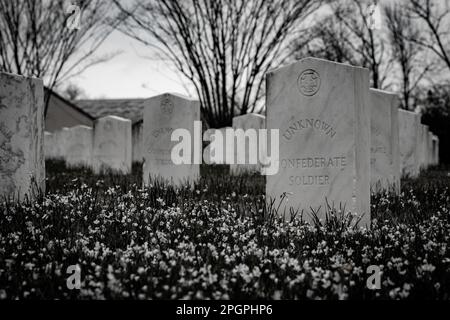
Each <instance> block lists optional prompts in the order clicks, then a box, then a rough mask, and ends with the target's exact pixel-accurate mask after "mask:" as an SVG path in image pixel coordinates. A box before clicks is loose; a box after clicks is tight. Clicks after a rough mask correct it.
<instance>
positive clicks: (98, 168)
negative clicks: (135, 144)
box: [93, 116, 131, 174]
mask: <svg viewBox="0 0 450 320" xmlns="http://www.w3.org/2000/svg"><path fill="white" fill-rule="evenodd" d="M93 167H94V172H95V173H100V172H102V171H103V170H112V171H115V172H120V173H123V174H128V173H130V172H131V120H128V119H124V118H121V117H117V116H107V117H103V118H100V119H98V120H97V121H95V123H94V149H93Z"/></svg>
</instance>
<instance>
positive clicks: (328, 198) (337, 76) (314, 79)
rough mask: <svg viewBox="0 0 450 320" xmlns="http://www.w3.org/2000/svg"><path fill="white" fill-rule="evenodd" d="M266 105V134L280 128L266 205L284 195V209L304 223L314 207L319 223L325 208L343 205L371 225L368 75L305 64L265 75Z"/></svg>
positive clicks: (313, 62)
mask: <svg viewBox="0 0 450 320" xmlns="http://www.w3.org/2000/svg"><path fill="white" fill-rule="evenodd" d="M266 104H267V129H268V130H272V129H279V130H280V157H279V159H280V166H279V172H278V174H275V175H269V176H267V185H266V196H267V197H266V198H267V200H269V199H276V200H277V201H278V200H279V199H280V196H281V195H282V194H283V193H287V196H288V199H289V201H288V202H287V204H286V207H289V208H292V209H293V210H296V209H300V211H302V210H303V211H304V217H305V219H308V217H309V214H310V213H311V209H312V210H314V211H315V212H316V213H317V215H318V217H319V218H324V215H325V212H326V208H327V205H328V204H329V205H330V206H331V207H334V208H336V209H338V210H339V209H340V208H344V207H345V210H346V211H351V212H353V213H356V214H357V215H359V216H360V217H361V216H362V220H361V221H360V224H359V225H360V226H369V225H370V119H369V118H370V116H369V113H370V110H369V72H368V70H367V69H363V68H357V67H352V66H349V65H344V64H339V63H334V62H329V61H326V60H321V59H315V58H306V59H303V60H300V61H299V62H296V63H294V64H291V65H289V66H286V67H283V68H280V69H277V70H275V71H272V72H269V73H268V74H267V99H266ZM269 146H270V144H269ZM269 153H270V150H269ZM281 212H283V210H281ZM288 212H289V211H288Z"/></svg>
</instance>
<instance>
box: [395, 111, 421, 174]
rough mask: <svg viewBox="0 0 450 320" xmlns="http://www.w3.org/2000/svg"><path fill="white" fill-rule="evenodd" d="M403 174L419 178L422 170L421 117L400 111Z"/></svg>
mask: <svg viewBox="0 0 450 320" xmlns="http://www.w3.org/2000/svg"><path fill="white" fill-rule="evenodd" d="M398 116H399V125H400V158H401V161H400V162H401V172H402V174H404V175H407V176H410V177H417V176H418V175H419V169H420V147H419V145H420V129H419V125H420V116H419V115H418V114H417V113H414V112H411V111H406V110H399V115H398Z"/></svg>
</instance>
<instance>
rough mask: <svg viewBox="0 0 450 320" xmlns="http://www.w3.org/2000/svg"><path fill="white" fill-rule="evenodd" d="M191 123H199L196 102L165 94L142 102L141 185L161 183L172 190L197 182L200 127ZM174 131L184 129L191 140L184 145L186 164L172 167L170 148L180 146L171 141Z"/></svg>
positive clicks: (199, 158)
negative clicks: (142, 167)
mask: <svg viewBox="0 0 450 320" xmlns="http://www.w3.org/2000/svg"><path fill="white" fill-rule="evenodd" d="M194 121H200V102H199V101H197V100H193V99H190V98H188V97H184V96H181V95H177V94H170V93H166V94H162V95H159V96H156V97H153V98H151V99H149V100H147V101H146V103H145V107H144V132H143V137H144V142H143V146H144V159H145V161H144V170H143V181H144V184H145V185H148V184H149V183H150V180H151V179H163V180H165V181H166V182H169V183H171V184H173V185H176V186H179V185H181V184H184V183H187V182H189V183H191V184H193V183H194V182H195V181H196V180H197V179H198V177H199V176H200V168H199V163H200V160H201V130H202V128H201V125H200V126H199V127H198V128H196V126H195V125H194ZM198 124H200V123H199V122H198ZM176 129H184V131H185V132H186V133H188V134H189V135H190V137H191V139H190V141H189V140H187V141H184V142H186V143H188V144H189V146H188V147H187V148H186V149H185V150H184V151H185V152H186V153H185V154H182V155H183V156H184V158H186V159H187V160H188V161H186V162H188V163H181V164H176V163H174V161H173V159H172V157H171V154H172V149H173V147H174V146H176V145H178V144H179V143H180V142H181V140H179V141H171V136H172V133H173V132H174V130H176ZM195 131H199V132H195ZM197 149H198V150H197ZM196 158H197V159H196Z"/></svg>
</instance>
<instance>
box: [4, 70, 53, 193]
mask: <svg viewBox="0 0 450 320" xmlns="http://www.w3.org/2000/svg"><path fill="white" fill-rule="evenodd" d="M43 104H44V88H43V84H42V81H41V80H39V79H34V78H26V77H23V76H18V75H14V74H9V73H3V72H0V196H2V197H12V198H14V199H16V200H19V201H22V200H24V199H25V197H28V198H30V199H33V198H34V197H35V196H36V195H37V192H38V191H39V190H40V191H43V192H45V156H44V106H43Z"/></svg>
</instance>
